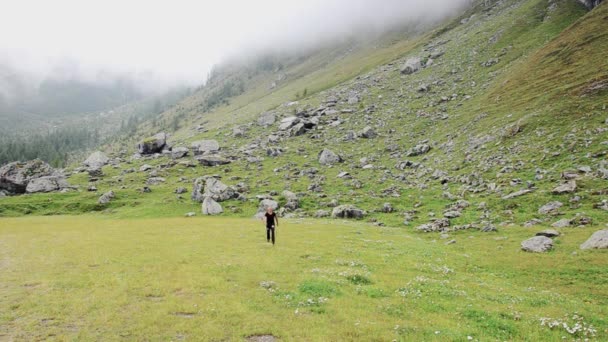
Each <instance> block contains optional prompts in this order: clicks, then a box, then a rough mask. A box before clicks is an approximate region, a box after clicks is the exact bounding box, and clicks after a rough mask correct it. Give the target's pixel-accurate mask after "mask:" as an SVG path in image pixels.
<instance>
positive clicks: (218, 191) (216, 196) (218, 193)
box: [203, 177, 238, 202]
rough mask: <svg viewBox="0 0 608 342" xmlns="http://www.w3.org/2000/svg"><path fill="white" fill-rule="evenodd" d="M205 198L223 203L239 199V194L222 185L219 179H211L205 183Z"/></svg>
mask: <svg viewBox="0 0 608 342" xmlns="http://www.w3.org/2000/svg"><path fill="white" fill-rule="evenodd" d="M203 197H209V198H211V199H213V200H215V201H218V202H222V201H227V200H229V199H234V198H237V197H238V193H237V192H236V191H235V190H234V189H233V188H232V187H230V186H227V185H226V184H224V183H222V182H221V181H220V180H219V179H217V178H214V177H209V178H207V180H206V181H205V191H204V193H203Z"/></svg>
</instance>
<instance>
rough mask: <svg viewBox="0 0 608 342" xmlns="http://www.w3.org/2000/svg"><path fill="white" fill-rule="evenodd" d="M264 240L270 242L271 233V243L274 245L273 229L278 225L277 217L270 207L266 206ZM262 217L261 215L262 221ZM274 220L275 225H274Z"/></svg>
mask: <svg viewBox="0 0 608 342" xmlns="http://www.w3.org/2000/svg"><path fill="white" fill-rule="evenodd" d="M264 216H265V217H266V241H268V242H270V235H271V234H272V244H273V245H274V230H275V227H278V226H279V217H278V216H277V214H275V213H274V211H273V210H272V208H271V207H268V208H266V213H265V214H264ZM263 220H264V218H263V217H262V221H263ZM275 222H276V225H275Z"/></svg>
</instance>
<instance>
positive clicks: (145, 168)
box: [139, 164, 152, 172]
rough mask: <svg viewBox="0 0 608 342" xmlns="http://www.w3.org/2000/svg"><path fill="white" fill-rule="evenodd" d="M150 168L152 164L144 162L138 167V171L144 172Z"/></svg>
mask: <svg viewBox="0 0 608 342" xmlns="http://www.w3.org/2000/svg"><path fill="white" fill-rule="evenodd" d="M149 170H152V165H148V164H144V165H142V166H141V167H140V168H139V172H146V171H149Z"/></svg>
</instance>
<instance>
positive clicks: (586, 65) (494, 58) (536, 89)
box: [1, 0, 608, 230]
mask: <svg viewBox="0 0 608 342" xmlns="http://www.w3.org/2000/svg"><path fill="white" fill-rule="evenodd" d="M606 10H607V9H606V4H602V5H600V6H599V7H597V8H596V9H594V10H593V11H591V12H589V13H587V12H586V10H585V8H584V6H582V5H581V4H580V3H578V2H575V1H568V0H556V1H550V2H547V1H544V0H542V1H541V0H510V1H498V2H485V1H482V2H478V3H475V4H474V5H473V6H472V7H471V8H470V9H469V10H468V11H467V12H466V13H465V14H463V15H462V17H460V18H458V19H456V20H454V21H453V22H450V23H448V24H446V25H445V26H443V27H441V28H439V29H437V30H434V31H431V32H426V33H425V34H422V35H418V36H416V37H415V38H409V39H401V40H399V41H397V42H395V41H394V40H393V38H394V37H393V38H385V40H383V41H382V42H383V43H382V44H377V45H379V47H374V46H373V45H374V44H369V45H367V46H363V47H361V48H360V49H355V50H354V51H350V52H348V53H347V51H349V50H348V49H346V50H344V48H343V46H339V47H336V48H335V49H331V48H326V49H322V50H320V51H316V52H314V53H312V54H310V55H308V57H307V58H304V59H302V60H298V59H293V60H290V62H288V63H284V64H283V66H282V67H280V68H276V66H274V65H273V66H272V67H270V68H267V69H264V68H261V69H260V68H256V67H251V64H249V65H245V67H243V66H242V65H240V66H239V65H237V66H233V68H232V69H230V68H229V70H221V71H220V73H219V74H218V76H217V77H218V78H217V79H215V80H212V82H210V84H209V85H208V86H207V87H206V88H203V89H201V90H200V91H198V92H196V93H194V94H193V95H192V96H190V97H188V98H187V99H185V100H184V101H182V102H180V103H179V104H177V105H176V106H175V107H173V108H172V109H170V110H169V111H167V112H165V113H163V114H162V116H161V118H160V119H159V120H158V121H157V123H156V125H152V124H146V125H144V126H142V127H140V130H139V132H138V133H136V134H134V135H133V137H132V138H130V139H125V140H121V141H117V142H115V143H113V144H111V145H109V146H107V151H108V152H110V153H111V154H112V156H113V157H114V158H115V159H114V162H113V163H114V165H115V166H114V167H112V166H107V167H105V168H104V173H105V176H104V177H103V178H102V179H100V180H98V181H95V182H94V183H91V184H94V185H95V186H96V187H97V189H98V190H99V191H102V192H103V191H107V190H110V189H113V190H114V191H115V192H116V195H117V196H116V199H115V200H114V201H113V202H112V203H111V204H110V205H109V206H102V205H98V204H97V198H98V197H99V193H94V192H86V191H84V190H85V189H86V188H87V187H89V185H90V184H89V178H88V176H87V175H86V174H85V173H76V174H75V175H73V176H72V177H71V178H70V181H71V182H72V183H73V184H77V185H79V186H80V189H81V190H80V191H79V192H73V193H67V194H61V195H36V196H29V197H12V198H9V199H3V200H2V201H3V203H2V204H3V206H2V208H3V213H1V214H3V215H14V214H19V213H23V212H36V213H62V212H80V211H87V210H102V209H105V210H109V211H111V212H116V213H117V214H118V215H124V216H139V215H144V216H158V215H167V216H173V215H181V214H183V213H185V212H188V211H195V212H198V211H199V210H200V204H199V203H197V202H194V201H191V200H190V199H189V198H188V197H189V196H188V195H176V194H175V193H174V191H175V190H176V188H187V189H188V190H189V189H191V188H192V182H193V181H194V179H196V178H197V177H200V176H204V175H213V174H217V175H218V176H221V177H222V181H223V182H224V183H226V184H228V185H230V186H238V188H239V189H240V191H241V192H242V194H243V196H242V197H241V200H228V201H225V202H222V203H221V205H222V206H223V207H224V211H225V213H226V215H227V214H229V213H234V214H236V215H242V216H251V215H252V214H253V213H254V212H255V211H256V210H257V207H258V205H259V200H258V198H257V197H256V195H261V196H266V197H267V196H270V197H274V198H275V199H277V200H278V201H279V203H280V204H281V205H282V206H283V205H285V204H286V202H287V200H288V199H287V198H286V197H283V196H281V195H278V194H280V193H281V192H282V190H283V189H288V190H290V191H291V192H293V193H295V194H297V196H298V202H299V207H300V209H297V210H295V212H294V211H293V210H292V212H290V211H289V210H288V211H286V212H284V214H285V215H296V216H297V215H303V216H314V215H317V214H318V215H324V214H325V212H327V211H331V210H333V207H334V206H335V205H336V203H337V204H350V205H354V206H357V207H359V208H361V209H364V210H366V211H367V212H368V213H367V216H366V219H367V220H371V221H375V222H379V223H383V224H389V225H397V226H401V225H403V223H404V221H405V223H406V224H407V225H408V226H410V227H418V228H421V229H426V228H428V226H425V225H424V224H427V223H429V221H432V220H434V219H436V218H441V217H445V218H448V217H449V219H448V221H449V226H448V227H438V228H437V227H435V226H432V225H431V226H430V227H431V228H432V229H435V228H437V229H440V230H458V229H475V228H477V229H487V230H494V229H496V228H497V227H501V226H508V225H510V224H517V225H524V224H538V225H550V224H553V223H554V222H555V221H557V220H559V219H560V218H566V219H567V220H566V221H567V223H568V224H591V225H598V224H601V223H602V222H605V221H606V219H607V213H608V211H606V210H605V209H602V208H603V207H605V205H604V206H602V204H601V203H602V201H603V200H606V198H605V196H606V195H605V194H606V192H605V190H604V189H605V188H606V185H605V184H606V183H605V182H606V181H605V179H604V177H606V173H605V170H606V168H608V166H606V164H605V162H604V161H603V156H604V155H605V151H606V144H605V141H606V140H608V137H607V136H606V134H607V129H606V124H605V123H604V120H605V119H606V118H605V117H606V110H605V107H604V106H603V104H605V102H606V92H605V91H604V90H603V88H602V87H603V86H602V84H603V83H602V82H603V81H602V80H603V79H604V77H605V70H607V68H606V67H607V63H608V62H607V61H605V59H602V58H601V55H602V53H603V51H605V47H606V35H605V34H603V33H602V32H603V31H602V30H598V29H597V27H598V25H602V24H601V23H603V22H604V20H605V19H604V17H605V16H606ZM410 37H412V36H411V35H410ZM582 37H587V38H583V39H581V38H582ZM569 51H570V52H569ZM412 57H420V58H421V60H422V62H423V63H424V64H425V65H426V67H422V68H421V69H420V70H419V71H417V72H415V73H413V74H409V75H406V74H403V73H401V72H400V67H401V66H402V65H403V64H404V63H405V62H406V61H407V60H408V59H410V58H412ZM429 58H431V59H433V62H432V63H429V62H428V60H429ZM568 58H573V59H572V60H571V62H568ZM285 60H289V59H280V61H285ZM260 70H261V71H260ZM280 73H284V74H285V77H284V78H281V81H278V82H277V81H276V80H277V76H278V75H279V74H280ZM355 76H356V77H355ZM353 77H354V78H353ZM238 80H242V81H243V83H242V84H243V87H242V88H243V89H238V88H240V84H241V83H240V82H238ZM227 82H230V85H231V86H230V87H228V88H229V90H226V92H225V93H224V94H227V96H225V97H224V98H222V100H221V101H219V102H218V101H214V102H215V106H211V107H209V106H206V104H208V101H207V99H208V98H209V96H210V95H211V94H214V92H216V91H218V90H222V89H225V85H226V84H228V83H227ZM272 82H276V83H277V84H276V87H275V88H274V89H271V85H272ZM556 82H557V83H556ZM598 82H599V83H598ZM598 84H599V85H598ZM230 89H232V90H230ZM234 89H236V90H234ZM305 89H306V90H307V91H306V96H302V94H303V93H304V90H305ZM587 89H591V90H589V91H587ZM241 91H242V93H241V94H240V95H237V94H239V92H241ZM296 93H299V95H300V96H299V98H296ZM219 94H221V92H220V93H219ZM220 97H221V96H220ZM296 99H297V100H298V102H297V103H291V101H294V100H296ZM263 112H270V113H272V114H274V115H275V116H276V118H277V122H275V123H274V124H273V125H271V126H270V127H261V126H259V125H258V124H257V118H258V117H259V116H260V115H261V113H263ZM294 114H295V115H297V116H298V118H299V120H303V121H304V122H308V121H311V120H313V119H314V120H315V121H316V124H315V125H312V126H313V127H311V129H310V130H303V131H298V132H295V131H293V129H291V128H290V129H287V130H281V129H279V123H278V121H280V120H281V119H283V118H286V117H290V116H293V115H294ZM556 118H559V120H556ZM564 118H568V120H565V119H564ZM366 127H369V128H371V130H372V131H374V132H375V133H376V136H375V137H371V136H372V135H369V134H367V135H368V136H370V137H371V138H366V137H365V136H364V135H362V134H361V133H362V132H363V131H364V130H365V128H366ZM175 128H177V130H175V131H173V129H175ZM235 128H236V130H235ZM160 130H166V131H168V132H171V137H170V139H169V141H170V143H171V144H172V145H173V146H174V147H177V146H186V147H189V145H190V143H191V142H192V141H196V140H200V139H215V140H217V141H218V143H219V145H220V146H221V149H222V150H221V152H220V153H221V155H222V156H224V157H225V158H227V159H229V160H231V163H230V164H229V165H225V166H221V167H206V166H196V167H188V164H187V163H184V164H179V163H177V162H174V161H171V160H168V159H167V158H165V157H161V156H157V157H144V158H143V159H138V158H131V157H129V154H130V152H132V151H133V150H132V149H133V148H134V145H135V142H136V141H137V140H141V139H143V138H144V137H146V136H148V135H151V134H153V133H156V132H158V131H160ZM271 135H272V136H273V137H272V139H270V140H269V139H268V137H269V136H271ZM125 145H126V147H125ZM323 148H329V149H330V150H332V151H334V152H335V153H337V154H340V155H341V157H342V159H343V160H344V162H343V163H336V164H334V165H333V166H325V165H321V164H320V163H319V161H318V154H319V152H320V151H321V150H322V149H323ZM190 159H191V160H192V158H190ZM193 161H194V160H193ZM194 162H196V161H194ZM144 164H149V165H151V167H152V171H145V172H137V170H138V169H139V168H140V167H141V166H142V165H144ZM132 171H135V172H132ZM343 172H346V173H347V175H345V174H344V173H343ZM339 175H340V176H341V177H338V176H339ZM154 177H162V178H163V179H164V180H154V181H150V180H149V179H150V178H154ZM565 178H568V179H571V178H576V182H577V187H576V189H574V190H573V192H572V193H567V192H565V193H563V194H559V195H554V194H553V193H552V190H553V188H555V187H557V186H559V185H560V184H561V183H562V182H564V181H565V180H566V179H565ZM239 183H241V184H239ZM144 187H149V188H150V189H151V192H142V189H143V188H144ZM269 194H273V195H269ZM49 199H50V202H49ZM243 199H245V201H242V200H243ZM552 201H559V202H561V203H562V207H561V208H560V209H559V213H560V215H561V217H559V218H558V217H554V216H552V215H548V214H541V213H539V212H538V210H539V208H540V206H542V205H544V204H546V203H548V202H552ZM385 203H387V204H386V205H385ZM439 222H445V221H441V220H440V221H439Z"/></svg>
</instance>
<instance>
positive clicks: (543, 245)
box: [521, 236, 553, 253]
mask: <svg viewBox="0 0 608 342" xmlns="http://www.w3.org/2000/svg"><path fill="white" fill-rule="evenodd" d="M551 248H553V240H551V239H550V238H548V237H546V236H535V237H533V238H530V239H528V240H525V241H523V242H522V243H521V249H522V250H524V251H526V252H533V253H542V252H546V251H548V250H550V249H551Z"/></svg>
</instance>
